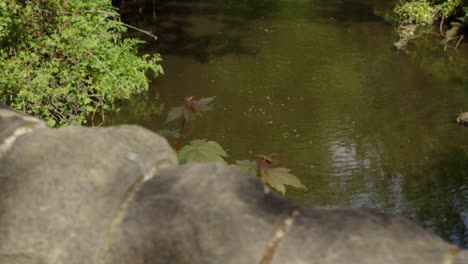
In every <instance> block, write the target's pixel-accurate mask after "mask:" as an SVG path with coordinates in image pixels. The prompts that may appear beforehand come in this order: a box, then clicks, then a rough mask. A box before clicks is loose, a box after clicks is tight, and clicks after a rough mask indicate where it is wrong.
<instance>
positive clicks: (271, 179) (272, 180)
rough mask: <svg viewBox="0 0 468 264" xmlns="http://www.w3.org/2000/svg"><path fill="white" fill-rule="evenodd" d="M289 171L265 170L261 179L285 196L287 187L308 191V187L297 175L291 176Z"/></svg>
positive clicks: (281, 169) (279, 169)
mask: <svg viewBox="0 0 468 264" xmlns="http://www.w3.org/2000/svg"><path fill="white" fill-rule="evenodd" d="M289 171H290V170H289V169H286V168H273V169H267V170H263V171H262V175H261V179H262V181H263V182H265V183H267V184H268V185H270V186H271V187H272V188H273V189H275V190H277V191H279V192H280V193H282V194H283V195H284V194H285V193H286V187H285V185H290V186H292V187H295V188H302V189H304V190H307V187H306V186H305V185H304V184H303V183H302V182H301V181H300V180H299V179H298V178H297V177H296V176H295V175H292V174H290V173H289Z"/></svg>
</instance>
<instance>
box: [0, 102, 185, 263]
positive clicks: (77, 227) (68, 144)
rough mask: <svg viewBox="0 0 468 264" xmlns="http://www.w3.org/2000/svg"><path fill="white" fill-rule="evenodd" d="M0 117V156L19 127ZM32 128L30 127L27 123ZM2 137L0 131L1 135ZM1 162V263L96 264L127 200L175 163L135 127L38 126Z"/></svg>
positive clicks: (157, 141)
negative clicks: (52, 127)
mask: <svg viewBox="0 0 468 264" xmlns="http://www.w3.org/2000/svg"><path fill="white" fill-rule="evenodd" d="M2 111H3V112H0V118H1V119H0V123H1V124H0V127H1V128H6V129H8V131H10V132H8V133H4V134H1V135H2V138H0V142H2V141H3V142H2V143H0V149H1V148H2V146H4V145H5V144H9V143H8V142H9V141H8V139H9V138H11V135H15V133H16V134H18V133H17V132H16V131H18V130H19V129H22V127H25V126H29V127H30V126H31V125H30V124H28V123H27V122H32V121H31V120H23V122H22V121H21V118H22V115H17V118H13V117H12V116H14V115H11V114H12V113H11V111H10V113H9V115H7V114H4V112H6V111H7V110H5V109H2ZM33 123H34V122H33ZM2 132H5V131H1V132H0V133H2ZM5 149H6V152H4V153H3V157H2V158H0V168H1V171H0V263H1V264H11V263H25V264H26V263H27V264H29V263H45V264H53V263H57V264H59V263H60V264H61V263H63V264H75V263H76V264H84V263H86V264H88V263H89V264H91V263H97V262H96V259H98V257H99V254H100V252H101V250H102V248H103V245H104V244H105V243H107V240H106V239H107V238H108V237H109V230H110V226H112V224H114V223H115V222H117V220H116V219H117V218H118V217H119V212H121V211H124V210H125V206H126V202H127V200H126V198H127V197H131V194H132V192H134V191H135V190H136V188H137V187H138V186H139V185H141V184H142V183H143V182H144V180H145V178H146V179H149V178H150V177H151V176H153V175H154V174H155V173H157V171H158V170H159V169H161V168H164V167H169V166H174V165H176V164H177V159H176V156H175V153H174V152H173V151H172V149H171V148H170V146H169V145H168V144H167V142H166V141H165V140H164V139H162V138H160V137H159V136H157V135H155V134H153V133H151V132H150V131H148V130H146V129H143V128H141V127H136V126H120V127H114V128H83V127H73V126H72V127H66V128H61V129H50V128H45V127H42V126H38V127H35V128H33V129H31V130H28V132H27V133H22V134H21V135H18V136H17V137H16V138H15V143H14V145H13V146H9V147H7V148H5Z"/></svg>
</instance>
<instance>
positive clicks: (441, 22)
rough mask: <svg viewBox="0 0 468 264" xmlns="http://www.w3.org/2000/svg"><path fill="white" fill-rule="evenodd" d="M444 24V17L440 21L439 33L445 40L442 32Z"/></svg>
mask: <svg viewBox="0 0 468 264" xmlns="http://www.w3.org/2000/svg"><path fill="white" fill-rule="evenodd" d="M443 24H444V17H443V16H442V19H440V25H439V33H440V35H441V36H442V37H444V38H445V35H444V33H443V32H442V25H443Z"/></svg>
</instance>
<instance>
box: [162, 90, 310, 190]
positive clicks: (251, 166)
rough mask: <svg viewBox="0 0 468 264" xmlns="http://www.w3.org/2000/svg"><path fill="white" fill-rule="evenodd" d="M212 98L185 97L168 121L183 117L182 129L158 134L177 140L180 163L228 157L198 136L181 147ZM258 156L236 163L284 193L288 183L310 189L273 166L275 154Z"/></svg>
mask: <svg viewBox="0 0 468 264" xmlns="http://www.w3.org/2000/svg"><path fill="white" fill-rule="evenodd" d="M213 99H214V97H207V98H201V99H199V100H195V99H193V97H185V98H183V101H184V104H183V105H182V106H178V107H172V108H171V109H170V110H169V111H168V114H167V119H166V121H165V123H167V122H171V121H174V120H177V119H182V122H181V125H180V128H179V129H178V130H168V129H164V130H160V131H159V132H158V133H159V134H160V135H161V136H165V137H173V138H176V139H177V144H176V151H177V156H178V158H179V162H180V163H182V164H184V163H190V162H222V163H226V161H225V159H226V158H227V157H228V154H227V153H226V151H225V150H224V149H223V148H222V147H221V146H220V145H219V144H218V143H217V142H215V141H207V140H205V139H196V140H192V141H190V142H189V144H188V145H185V146H184V147H183V148H182V149H180V143H181V141H182V137H183V135H184V133H185V125H186V123H187V121H189V120H191V119H193V118H194V117H196V116H200V115H201V114H202V113H203V112H206V111H208V110H211V109H212V107H211V106H210V105H209V104H210V103H211V102H212V101H213ZM259 158H260V160H259V161H258V162H255V161H250V160H241V161H236V164H235V165H234V166H235V167H237V168H242V169H245V170H246V171H248V172H250V173H251V174H252V175H254V176H258V177H259V178H260V179H261V180H262V181H263V182H264V183H266V184H268V185H269V186H270V187H271V188H273V189H275V190H277V191H279V192H280V193H282V194H283V195H284V194H285V193H286V185H289V186H292V187H295V188H302V189H305V190H307V187H306V186H305V185H304V184H302V182H301V181H300V180H299V178H297V177H296V176H294V175H293V174H291V173H289V171H290V170H289V169H287V168H274V167H273V165H275V164H277V163H278V160H277V155H276V154H267V155H259Z"/></svg>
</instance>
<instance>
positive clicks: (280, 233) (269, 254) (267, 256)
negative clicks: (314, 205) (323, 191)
mask: <svg viewBox="0 0 468 264" xmlns="http://www.w3.org/2000/svg"><path fill="white" fill-rule="evenodd" d="M298 215H299V208H294V209H292V210H291V211H290V212H289V214H288V215H287V216H286V218H285V219H284V220H283V222H281V225H280V226H279V227H278V228H277V229H276V232H275V234H274V235H273V238H272V239H271V240H270V243H268V246H267V247H266V249H265V251H264V252H263V256H262V258H261V260H260V262H259V264H271V262H272V260H273V257H274V255H275V253H276V249H277V248H278V246H279V244H280V243H281V241H282V240H283V238H284V236H285V235H286V233H288V231H289V229H291V227H292V225H293V224H294V220H295V218H296V217H297V216H298ZM444 264H445V263H444Z"/></svg>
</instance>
